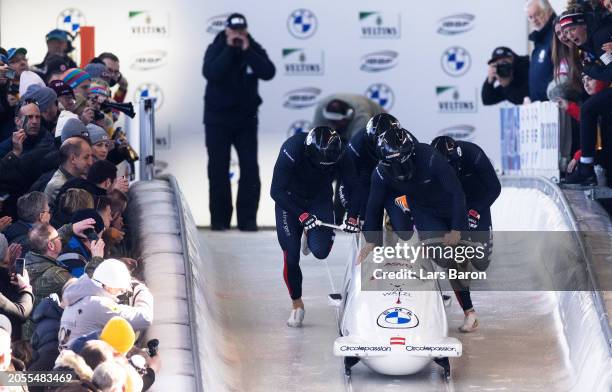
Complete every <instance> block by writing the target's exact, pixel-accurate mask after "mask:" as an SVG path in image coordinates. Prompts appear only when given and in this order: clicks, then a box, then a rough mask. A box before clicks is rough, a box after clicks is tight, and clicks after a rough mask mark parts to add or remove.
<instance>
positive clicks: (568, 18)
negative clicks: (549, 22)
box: [559, 12, 586, 29]
mask: <svg viewBox="0 0 612 392" xmlns="http://www.w3.org/2000/svg"><path fill="white" fill-rule="evenodd" d="M583 24H586V18H585V16H584V14H583V13H582V12H576V13H572V14H566V15H561V17H560V18H559V26H561V29H563V28H565V27H569V26H575V25H583Z"/></svg>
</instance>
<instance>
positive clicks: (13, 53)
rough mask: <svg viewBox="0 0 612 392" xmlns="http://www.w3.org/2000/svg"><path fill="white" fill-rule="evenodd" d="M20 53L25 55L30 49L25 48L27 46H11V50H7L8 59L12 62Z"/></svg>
mask: <svg viewBox="0 0 612 392" xmlns="http://www.w3.org/2000/svg"><path fill="white" fill-rule="evenodd" d="M18 54H21V55H23V56H25V55H26V54H28V51H27V50H25V48H10V49H9V50H7V51H6V59H7V61H9V62H10V61H11V60H12V59H13V58H14V57H15V56H17V55H18Z"/></svg>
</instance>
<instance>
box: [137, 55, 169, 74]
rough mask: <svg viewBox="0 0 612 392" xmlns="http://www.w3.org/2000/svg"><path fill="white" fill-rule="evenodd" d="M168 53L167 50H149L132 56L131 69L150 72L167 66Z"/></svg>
mask: <svg viewBox="0 0 612 392" xmlns="http://www.w3.org/2000/svg"><path fill="white" fill-rule="evenodd" d="M167 56H168V52H166V51H165V50H147V51H146V52H140V53H135V54H134V55H133V56H132V61H131V63H130V68H132V69H133V70H137V71H148V70H150V69H155V68H161V67H163V66H164V65H166V61H167Z"/></svg>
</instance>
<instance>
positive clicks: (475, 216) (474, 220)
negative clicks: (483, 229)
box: [468, 210, 480, 229]
mask: <svg viewBox="0 0 612 392" xmlns="http://www.w3.org/2000/svg"><path fill="white" fill-rule="evenodd" d="M479 221H480V214H479V213H478V211H476V210H469V211H468V226H469V227H470V229H476V228H477V227H478V222H479Z"/></svg>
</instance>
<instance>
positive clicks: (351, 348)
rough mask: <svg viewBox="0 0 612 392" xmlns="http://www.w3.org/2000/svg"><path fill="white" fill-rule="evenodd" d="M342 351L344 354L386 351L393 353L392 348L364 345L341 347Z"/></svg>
mask: <svg viewBox="0 0 612 392" xmlns="http://www.w3.org/2000/svg"><path fill="white" fill-rule="evenodd" d="M340 351H342V352H347V351H348V352H351V351H352V352H361V353H363V352H365V353H367V352H384V351H391V347H387V346H364V345H359V346H340Z"/></svg>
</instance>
